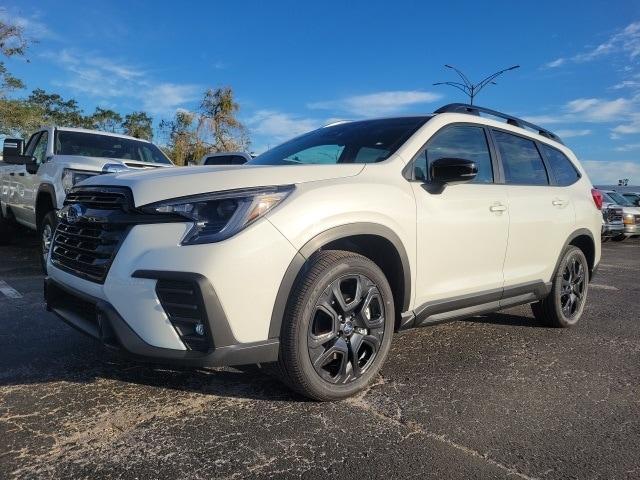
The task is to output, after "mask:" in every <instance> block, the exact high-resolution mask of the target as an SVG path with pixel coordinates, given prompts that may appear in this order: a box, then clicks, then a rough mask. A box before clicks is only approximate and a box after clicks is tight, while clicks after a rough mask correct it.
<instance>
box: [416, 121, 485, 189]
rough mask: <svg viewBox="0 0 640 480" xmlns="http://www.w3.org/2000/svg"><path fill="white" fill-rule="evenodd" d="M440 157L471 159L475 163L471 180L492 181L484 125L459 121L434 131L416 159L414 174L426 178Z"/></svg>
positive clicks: (479, 181) (417, 177) (474, 181)
mask: <svg viewBox="0 0 640 480" xmlns="http://www.w3.org/2000/svg"><path fill="white" fill-rule="evenodd" d="M439 158H462V159H464V160H472V161H473V162H475V164H476V166H477V167H478V175H477V176H476V178H475V179H474V180H473V183H492V182H493V166H492V165H491V154H490V153H489V145H488V144H487V137H486V135H485V133H484V129H483V128H481V127H471V126H467V125H460V126H455V127H448V128H445V129H444V130H441V131H440V132H438V133H436V134H435V135H434V136H433V137H432V138H431V140H429V143H428V144H427V148H426V150H424V151H423V152H422V153H421V154H420V155H419V156H418V157H417V159H416V162H415V166H414V169H415V178H416V179H417V180H427V179H428V172H429V168H428V166H430V165H431V164H432V163H433V162H434V161H435V160H438V159H439Z"/></svg>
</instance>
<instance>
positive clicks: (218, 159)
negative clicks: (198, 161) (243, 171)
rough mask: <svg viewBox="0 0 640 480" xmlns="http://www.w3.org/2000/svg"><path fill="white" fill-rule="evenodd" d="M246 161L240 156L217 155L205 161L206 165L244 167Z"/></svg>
mask: <svg viewBox="0 0 640 480" xmlns="http://www.w3.org/2000/svg"><path fill="white" fill-rule="evenodd" d="M246 161H247V160H246V159H245V158H244V157H241V156H240V155H216V156H215V157H209V158H207V159H206V160H205V161H204V164H205V165H242V164H243V163H246Z"/></svg>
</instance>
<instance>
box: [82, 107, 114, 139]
mask: <svg viewBox="0 0 640 480" xmlns="http://www.w3.org/2000/svg"><path fill="white" fill-rule="evenodd" d="M89 119H90V121H91V127H92V128H95V129H96V130H102V131H104V132H111V133H117V132H119V131H120V128H121V125H122V115H120V114H119V113H118V112H115V111H113V110H110V109H108V108H100V107H96V111H95V112H93V115H91V117H89Z"/></svg>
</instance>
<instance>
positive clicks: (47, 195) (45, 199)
mask: <svg viewBox="0 0 640 480" xmlns="http://www.w3.org/2000/svg"><path fill="white" fill-rule="evenodd" d="M55 208H56V190H55V188H54V186H53V185H51V184H50V183H43V184H42V185H40V186H39V187H38V193H37V195H36V226H37V227H38V228H40V222H41V221H42V219H43V218H44V216H45V215H46V214H47V212H50V211H51V210H55Z"/></svg>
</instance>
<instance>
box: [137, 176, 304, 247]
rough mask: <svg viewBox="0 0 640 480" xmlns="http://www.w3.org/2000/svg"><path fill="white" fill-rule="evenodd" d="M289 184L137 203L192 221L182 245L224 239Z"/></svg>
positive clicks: (277, 197)
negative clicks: (150, 202) (144, 203)
mask: <svg viewBox="0 0 640 480" xmlns="http://www.w3.org/2000/svg"><path fill="white" fill-rule="evenodd" d="M292 191H293V185H287V186H280V187H260V188H247V189H242V190H229V191H226V192H219V193H207V194H202V195H195V196H192V197H183V198H178V199H173V200H167V201H162V202H158V203H153V204H151V205H146V206H144V207H141V209H142V210H143V211H144V212H145V213H152V214H165V215H166V214H170V215H171V214H173V215H179V216H181V217H184V218H186V219H188V220H190V221H192V222H193V226H192V227H191V229H190V230H189V231H188V232H187V234H186V235H185V237H184V238H183V240H182V245H199V244H202V243H213V242H220V241H222V240H225V239H227V238H229V237H231V236H233V235H235V234H236V233H238V232H239V231H241V230H242V229H244V228H246V227H247V226H248V225H251V224H252V223H253V222H255V221H256V220H258V219H259V218H260V217H262V216H263V215H265V214H266V213H267V212H268V211H270V210H272V209H273V208H274V207H275V206H276V205H278V204H279V203H280V202H282V201H283V200H284V199H285V198H287V196H288V195H289V194H290V193H291V192H292Z"/></svg>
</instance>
